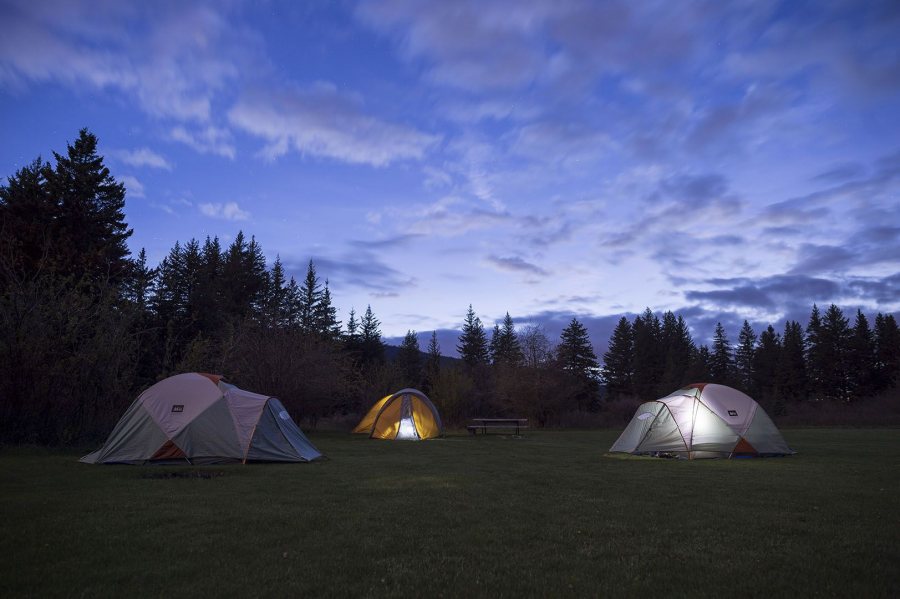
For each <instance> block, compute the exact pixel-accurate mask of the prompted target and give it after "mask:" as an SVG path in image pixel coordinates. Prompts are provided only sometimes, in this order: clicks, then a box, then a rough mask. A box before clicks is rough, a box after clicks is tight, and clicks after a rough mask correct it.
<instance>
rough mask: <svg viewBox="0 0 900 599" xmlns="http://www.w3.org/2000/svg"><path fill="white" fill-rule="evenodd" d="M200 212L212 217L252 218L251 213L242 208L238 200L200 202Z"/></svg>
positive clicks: (230, 218)
mask: <svg viewBox="0 0 900 599" xmlns="http://www.w3.org/2000/svg"><path fill="white" fill-rule="evenodd" d="M197 207H198V208H199V209H200V212H202V213H203V214H205V215H206V216H209V217H212V218H220V219H223V220H231V221H243V220H247V219H249V218H250V213H249V212H247V211H246V210H241V208H240V206H238V204H237V202H225V203H224V204H222V203H205V204H198V205H197Z"/></svg>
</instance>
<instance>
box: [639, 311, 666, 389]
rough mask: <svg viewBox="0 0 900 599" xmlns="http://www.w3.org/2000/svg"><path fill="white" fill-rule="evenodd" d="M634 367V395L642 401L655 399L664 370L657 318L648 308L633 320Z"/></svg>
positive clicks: (660, 333)
mask: <svg viewBox="0 0 900 599" xmlns="http://www.w3.org/2000/svg"><path fill="white" fill-rule="evenodd" d="M631 328H632V332H633V335H634V365H633V367H632V372H633V373H634V374H633V379H632V380H633V388H634V392H635V394H636V395H637V396H638V397H639V398H640V399H644V400H650V399H654V398H655V397H657V395H656V394H657V384H658V383H659V380H660V378H661V377H662V374H663V371H664V369H665V362H664V359H665V356H664V355H663V352H662V345H661V343H660V337H661V335H662V332H661V330H660V323H659V318H657V317H656V315H655V314H653V311H652V310H650V308H647V309H646V310H644V312H643V314H641V315H639V316H636V317H635V318H634V323H633V324H632V327H631Z"/></svg>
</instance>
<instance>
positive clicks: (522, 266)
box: [485, 256, 550, 277]
mask: <svg viewBox="0 0 900 599" xmlns="http://www.w3.org/2000/svg"><path fill="white" fill-rule="evenodd" d="M485 260H486V261H487V263H488V264H490V265H491V266H493V267H494V268H496V269H498V270H504V271H507V272H515V273H525V274H529V275H536V276H539V277H546V276H549V274H550V273H549V272H547V271H546V270H544V269H543V268H541V267H540V266H537V265H535V264H532V263H531V262H527V261H525V260H523V259H522V258H520V257H519V256H508V257H500V256H488V257H487V258H486V259H485Z"/></svg>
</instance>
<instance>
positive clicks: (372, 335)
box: [359, 306, 384, 366]
mask: <svg viewBox="0 0 900 599" xmlns="http://www.w3.org/2000/svg"><path fill="white" fill-rule="evenodd" d="M380 327H381V322H380V321H379V320H378V319H377V318H375V313H374V312H372V306H366V313H365V314H363V317H362V318H361V319H360V322H359V350H360V360H361V362H362V363H363V364H364V365H367V366H369V365H373V364H381V363H383V362H384V342H383V341H382V340H381V328H380Z"/></svg>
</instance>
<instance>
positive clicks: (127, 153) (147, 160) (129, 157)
mask: <svg viewBox="0 0 900 599" xmlns="http://www.w3.org/2000/svg"><path fill="white" fill-rule="evenodd" d="M112 154H113V156H115V157H116V158H118V159H119V160H121V161H122V162H124V163H125V164H128V165H131V166H134V167H142V166H148V167H151V168H161V169H165V170H167V171H170V170H172V164H171V163H170V162H169V161H168V160H167V159H166V158H165V157H164V156H162V155H161V154H158V153H156V152H154V151H153V150H151V149H150V148H138V149H136V150H117V151H113V152H112Z"/></svg>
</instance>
